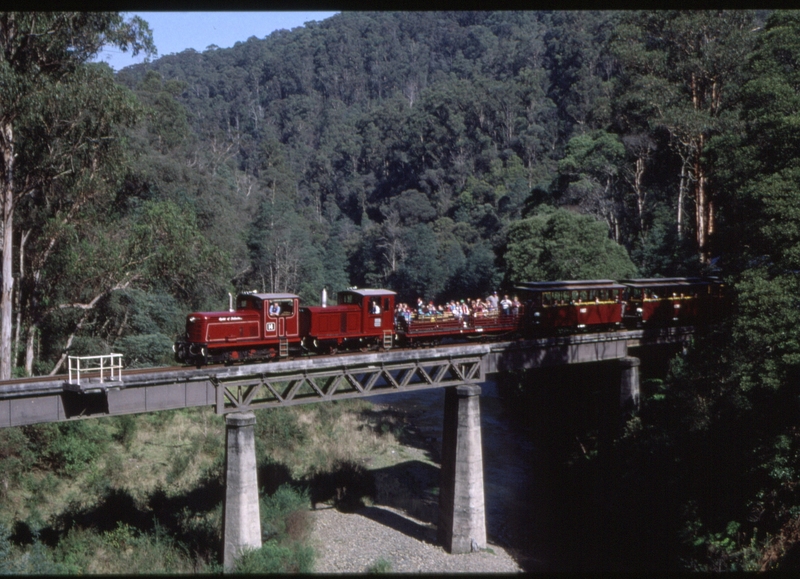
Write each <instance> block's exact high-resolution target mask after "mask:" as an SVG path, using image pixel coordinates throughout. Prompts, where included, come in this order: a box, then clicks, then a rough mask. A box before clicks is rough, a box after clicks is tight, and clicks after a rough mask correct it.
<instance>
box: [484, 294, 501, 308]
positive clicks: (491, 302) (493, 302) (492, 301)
mask: <svg viewBox="0 0 800 579" xmlns="http://www.w3.org/2000/svg"><path fill="white" fill-rule="evenodd" d="M499 301H500V300H498V299H497V292H494V293H493V294H492V295H490V296H489V297H488V298H486V303H487V308H486V309H487V310H489V311H490V312H495V311H497V303H498V302H499Z"/></svg>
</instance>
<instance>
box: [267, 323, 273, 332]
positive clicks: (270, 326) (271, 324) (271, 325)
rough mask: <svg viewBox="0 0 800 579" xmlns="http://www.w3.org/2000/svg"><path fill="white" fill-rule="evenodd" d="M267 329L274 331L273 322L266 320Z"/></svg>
mask: <svg viewBox="0 0 800 579" xmlns="http://www.w3.org/2000/svg"><path fill="white" fill-rule="evenodd" d="M267 331H268V332H274V331H275V322H267Z"/></svg>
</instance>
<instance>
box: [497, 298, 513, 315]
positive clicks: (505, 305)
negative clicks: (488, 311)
mask: <svg viewBox="0 0 800 579" xmlns="http://www.w3.org/2000/svg"><path fill="white" fill-rule="evenodd" d="M500 309H501V310H502V312H503V315H504V316H507V315H508V314H509V312H510V311H511V300H510V299H508V295H504V296H503V299H502V300H500Z"/></svg>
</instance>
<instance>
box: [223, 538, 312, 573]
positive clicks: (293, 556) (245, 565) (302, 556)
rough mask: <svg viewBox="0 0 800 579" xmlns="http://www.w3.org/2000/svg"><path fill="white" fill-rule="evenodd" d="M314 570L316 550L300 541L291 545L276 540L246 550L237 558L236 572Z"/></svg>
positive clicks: (303, 571)
mask: <svg viewBox="0 0 800 579" xmlns="http://www.w3.org/2000/svg"><path fill="white" fill-rule="evenodd" d="M313 570H314V550H313V549H312V548H311V547H309V546H305V545H301V544H299V543H292V544H290V545H285V544H279V543H277V542H275V541H269V542H267V543H264V545H262V546H261V548H260V549H252V550H249V551H245V552H244V553H242V554H241V556H240V557H239V558H238V559H237V560H236V563H235V565H234V572H235V573H244V574H248V575H253V574H261V573H311V572H312V571H313Z"/></svg>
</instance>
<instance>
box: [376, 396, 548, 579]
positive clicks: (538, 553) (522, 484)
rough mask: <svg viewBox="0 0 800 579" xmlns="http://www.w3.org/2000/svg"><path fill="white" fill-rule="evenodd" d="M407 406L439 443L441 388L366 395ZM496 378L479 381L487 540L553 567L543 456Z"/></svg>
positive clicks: (534, 564) (526, 563) (539, 566)
mask: <svg viewBox="0 0 800 579" xmlns="http://www.w3.org/2000/svg"><path fill="white" fill-rule="evenodd" d="M370 400H371V401H372V402H374V403H377V404H388V405H391V406H392V407H393V408H395V409H398V410H402V411H406V412H408V414H409V416H410V417H412V421H411V423H412V424H413V425H414V427H415V428H417V429H420V430H421V431H422V432H424V433H425V434H427V435H429V436H432V437H435V438H436V441H437V442H438V444H439V448H441V429H442V420H443V417H444V389H441V388H438V389H432V390H422V391H418V392H404V393H398V394H391V395H382V396H376V397H373V398H370ZM511 410H512V409H510V408H509V406H508V402H506V401H504V400H503V399H502V398H501V397H500V395H499V392H498V387H497V385H496V384H495V383H494V382H486V383H484V384H482V385H481V427H482V429H481V439H482V443H483V482H484V490H485V504H486V532H487V536H488V537H487V538H488V542H489V543H490V544H494V545H498V546H500V547H503V548H504V549H505V550H506V551H507V552H508V553H509V554H510V555H512V556H513V557H514V558H515V559H516V560H517V562H518V564H519V565H520V566H521V567H522V568H523V569H524V570H525V571H547V570H550V569H551V568H552V559H553V558H552V556H551V553H552V548H553V546H552V545H551V544H549V541H548V528H549V526H550V524H549V521H548V520H547V512H548V509H547V500H548V499H547V494H548V493H547V490H546V489H545V486H544V485H545V483H544V477H543V476H541V474H542V473H543V472H544V468H545V466H544V457H543V456H542V453H541V452H538V451H537V449H536V448H535V447H534V445H533V443H532V440H533V436H532V432H531V430H530V428H529V427H527V426H526V425H525V424H524V423H522V422H521V421H520V420H519V419H515V418H514V416H513V413H512V412H511Z"/></svg>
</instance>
